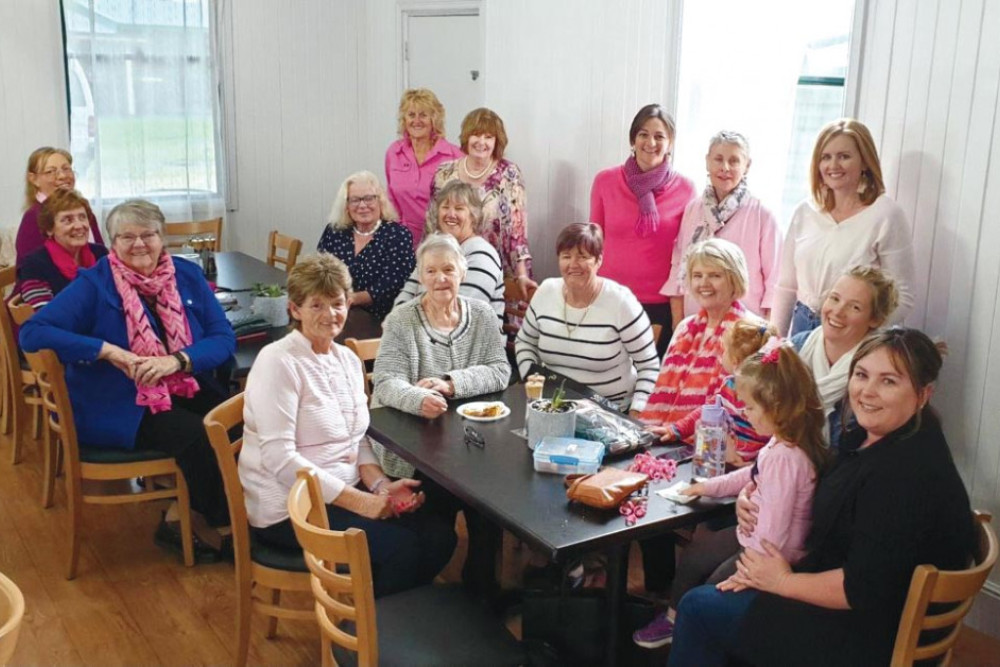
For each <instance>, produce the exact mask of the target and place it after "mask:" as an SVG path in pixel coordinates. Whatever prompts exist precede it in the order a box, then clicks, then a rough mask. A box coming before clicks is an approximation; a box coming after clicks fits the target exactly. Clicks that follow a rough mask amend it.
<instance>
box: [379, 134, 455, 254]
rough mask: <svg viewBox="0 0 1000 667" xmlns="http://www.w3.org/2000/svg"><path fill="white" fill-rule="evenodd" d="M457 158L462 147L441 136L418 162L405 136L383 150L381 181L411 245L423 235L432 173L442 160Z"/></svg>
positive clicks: (414, 245) (429, 198) (416, 243)
mask: <svg viewBox="0 0 1000 667" xmlns="http://www.w3.org/2000/svg"><path fill="white" fill-rule="evenodd" d="M460 157H462V150H461V149H460V148H459V147H458V146H455V145H454V144H451V143H448V141H447V140H446V139H443V138H442V139H438V140H437V143H435V144H434V146H433V147H432V148H431V150H430V151H428V153H427V155H425V156H424V161H423V163H422V164H418V163H417V156H416V155H415V154H414V152H413V146H412V145H411V144H410V138H409V137H404V138H402V139H399V140H397V141H394V142H392V143H391V144H389V149H388V150H387V151H386V152H385V180H386V183H387V184H388V190H389V199H390V200H391V201H392V205H393V206H395V207H396V210H397V211H399V217H400V222H402V223H403V224H404V225H405V226H406V228H407V229H409V230H410V233H411V234H412V235H413V247H414V248H416V247H417V245H418V244H419V243H420V239H421V238H423V235H424V219H425V217H426V215H427V205H428V204H429V203H430V201H431V181H433V180H434V172H435V171H437V168H438V165H439V164H441V163H442V162H446V161H447V160H457V159H458V158H460Z"/></svg>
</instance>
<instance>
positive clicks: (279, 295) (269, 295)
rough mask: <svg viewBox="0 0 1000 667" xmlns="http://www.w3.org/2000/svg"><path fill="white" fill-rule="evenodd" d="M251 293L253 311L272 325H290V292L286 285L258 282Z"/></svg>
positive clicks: (251, 308)
mask: <svg viewBox="0 0 1000 667" xmlns="http://www.w3.org/2000/svg"><path fill="white" fill-rule="evenodd" d="M251 293H252V295H253V303H252V304H250V312H251V313H253V314H254V315H259V316H260V317H263V318H264V319H265V320H267V322H268V324H270V325H271V326H272V327H284V326H288V293H287V292H286V291H285V288H284V287H282V286H281V285H264V284H263V283H256V284H254V286H253V289H252V291H251Z"/></svg>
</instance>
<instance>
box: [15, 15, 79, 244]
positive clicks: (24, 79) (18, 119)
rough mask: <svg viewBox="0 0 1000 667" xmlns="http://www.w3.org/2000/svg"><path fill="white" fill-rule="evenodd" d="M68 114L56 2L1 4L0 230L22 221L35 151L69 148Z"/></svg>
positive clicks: (60, 32) (59, 22)
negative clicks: (26, 181)
mask: <svg viewBox="0 0 1000 667" xmlns="http://www.w3.org/2000/svg"><path fill="white" fill-rule="evenodd" d="M66 114H67V110H66V78H65V72H64V69H63V47H62V22H61V20H60V18H59V2H58V0H44V1H40V0H4V2H0V228H9V227H17V225H19V224H20V222H21V214H22V210H21V206H22V201H23V199H24V169H25V166H26V165H27V162H28V156H29V155H30V154H31V151H33V150H35V149H36V148H38V147H39V146H56V147H61V148H67V149H68V148H69V120H68V118H67V115H66ZM0 256H4V257H5V256H6V252H5V251H4V250H0ZM11 256H13V255H11Z"/></svg>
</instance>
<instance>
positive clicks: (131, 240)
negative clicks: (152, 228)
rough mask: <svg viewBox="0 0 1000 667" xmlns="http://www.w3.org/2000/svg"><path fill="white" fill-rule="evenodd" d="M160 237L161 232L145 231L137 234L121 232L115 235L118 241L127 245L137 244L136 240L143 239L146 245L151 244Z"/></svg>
mask: <svg viewBox="0 0 1000 667" xmlns="http://www.w3.org/2000/svg"><path fill="white" fill-rule="evenodd" d="M159 237H160V233H159V232H143V233H142V234H139V235H138V236H136V235H135V234H119V235H118V236H116V237H115V240H116V241H121V242H122V243H124V244H125V245H135V242H136V241H140V240H141V241H142V242H143V244H144V245H149V244H150V243H152V242H153V241H155V240H156V239H158V238H159Z"/></svg>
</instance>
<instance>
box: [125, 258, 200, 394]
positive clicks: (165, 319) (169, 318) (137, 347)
mask: <svg viewBox="0 0 1000 667" xmlns="http://www.w3.org/2000/svg"><path fill="white" fill-rule="evenodd" d="M108 261H109V262H110V264H111V275H112V276H113V277H114V279H115V287H116V288H117V289H118V294H119V296H121V298H122V307H123V308H124V310H125V329H126V331H127V332H128V347H129V350H131V351H132V352H133V353H134V354H137V355H139V356H140V357H162V356H165V355H167V354H171V353H173V352H177V351H178V350H181V349H183V348H185V347H187V346H188V345H190V344H191V327H190V326H189V325H188V321H187V315H186V314H185V312H184V305H183V304H182V303H181V295H180V293H179V292H178V291H177V279H176V276H175V275H174V263H173V261H172V260H171V259H170V257H169V255H167V253H161V254H160V260H159V261H158V262H157V263H156V268H155V269H154V270H153V273H152V274H150V275H149V276H143V275H141V274H139V273H136V272H135V271H133V270H132V269H130V268H128V267H127V266H125V263H124V262H122V261H121V260H120V259H118V257H117V255H115V254H114V253H111V254H110V255H108ZM140 296H142V297H147V298H153V299H155V300H156V314H157V315H158V316H159V318H160V323H161V325H162V326H163V332H164V334H165V335H166V339H167V346H166V348H164V346H163V342H162V341H161V340H160V338H159V337H158V336H157V335H156V333H155V332H154V331H153V327H152V325H151V324H150V322H149V317H147V316H146V309H145V308H144V307H143V305H142V299H141V298H140ZM136 388H137V389H138V393H137V394H136V397H135V403H136V405H141V406H145V407H148V408H149V411H150V412H152V413H154V414H155V413H157V412H166V411H167V410H169V409H170V408H171V406H172V403H171V401H170V394H175V395H177V396H183V397H185V398H191V397H192V396H194V395H195V393H196V392H197V391H198V382H197V381H196V380H195V379H194V378H193V377H191V376H190V375H188V374H186V373H174V374H173V375H168V376H167V377H165V378H163V379H162V380H160V381H159V382H158V383H156V384H155V385H148V386H147V385H140V384H136Z"/></svg>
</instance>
